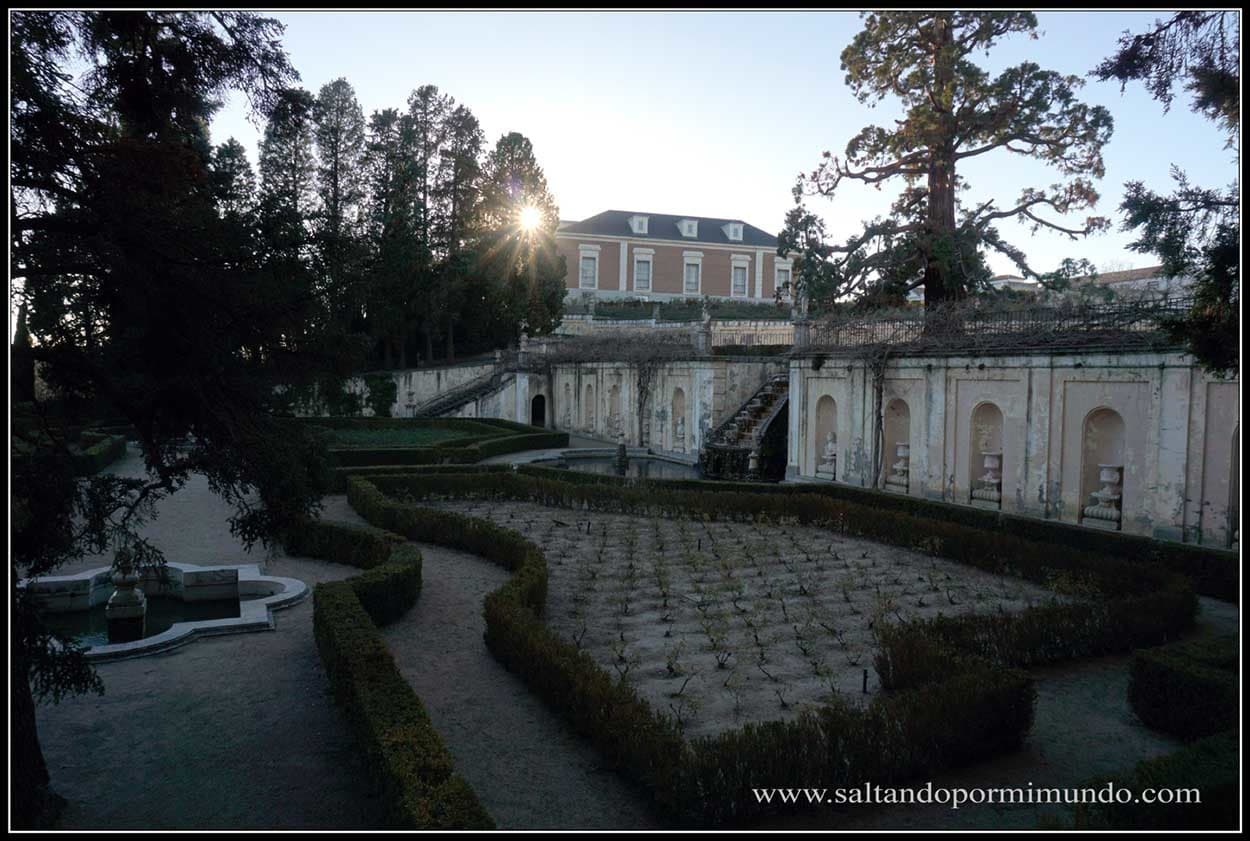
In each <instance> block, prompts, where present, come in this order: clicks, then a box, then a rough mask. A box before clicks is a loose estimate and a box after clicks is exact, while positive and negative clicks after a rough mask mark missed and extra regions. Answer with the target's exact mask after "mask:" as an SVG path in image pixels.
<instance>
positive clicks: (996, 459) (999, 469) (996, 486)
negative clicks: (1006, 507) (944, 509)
mask: <svg viewBox="0 0 1250 841" xmlns="http://www.w3.org/2000/svg"><path fill="white" fill-rule="evenodd" d="M981 466H982V468H983V469H984V470H985V475H983V476H982V477H981V478H980V479H978V480H977V482H976V486H975V487H974V488H973V489H972V500H973V502H978V501H979V502H988V503H992V504H993V505H994V506H996V507H997V506H998V505H1000V504H1001V503H1002V499H1003V454H1002V453H999V452H982V453H981Z"/></svg>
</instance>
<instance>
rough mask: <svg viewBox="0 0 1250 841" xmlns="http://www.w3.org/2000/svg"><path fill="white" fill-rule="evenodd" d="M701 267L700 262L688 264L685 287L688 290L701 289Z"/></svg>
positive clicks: (695, 290)
mask: <svg viewBox="0 0 1250 841" xmlns="http://www.w3.org/2000/svg"><path fill="white" fill-rule="evenodd" d="M699 268H700V266H699V264H698V263H687V264H686V285H685V287H684V288H685V291H686V292H698V291H699Z"/></svg>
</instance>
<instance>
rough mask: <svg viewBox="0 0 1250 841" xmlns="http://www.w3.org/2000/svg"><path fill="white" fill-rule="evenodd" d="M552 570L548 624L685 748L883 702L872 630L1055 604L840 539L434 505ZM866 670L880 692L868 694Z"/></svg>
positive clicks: (774, 528)
mask: <svg viewBox="0 0 1250 841" xmlns="http://www.w3.org/2000/svg"><path fill="white" fill-rule="evenodd" d="M423 504H425V505H428V506H429V507H433V508H440V509H443V510H450V511H455V512H458V513H462V514H468V515H471V516H475V517H481V518H483V519H488V520H491V521H493V522H495V523H497V524H498V525H501V526H505V527H507V528H509V529H512V530H515V531H517V532H518V533H520V534H521V535H523V536H524V537H526V538H527V539H529V540H531V541H533V542H534V543H535V544H537V545H538V546H539V547H540V548H541V549H542V551H543V553H544V554H545V555H546V557H547V561H548V569H549V583H548V596H547V609H546V614H545V619H546V622H547V623H548V625H549V626H550V627H551V628H552V629H553V630H554V631H555V632H556V633H557V634H558V635H559V636H560V637H562V638H563V639H565V640H567V641H569V642H571V643H573V644H575V645H576V646H578V647H579V648H580V649H581V650H583V651H586V652H587V653H589V654H590V655H591V656H592V657H593V658H594V660H595V661H596V662H597V663H598V664H599V665H600V666H601V667H602V668H603V669H604V670H605V671H607V672H608V673H609V674H612V675H613V676H623V677H624V678H625V680H626V681H627V682H629V683H630V684H631V685H633V686H634V687H635V689H636V690H637V691H638V692H639V694H640V695H641V696H642V697H643V698H645V699H646V700H647V701H648V702H649V703H650V704H651V705H652V706H653V707H654V708H655V709H656V710H657V711H660V712H664V713H667V714H669V715H671V716H672V717H673V719H674V720H676V721H677V722H678V724H679V726H680V728H681V729H682V730H683V731H684V733H685V734H686V735H687V736H705V735H713V734H716V733H720V732H723V731H726V730H729V729H731V728H735V727H739V726H741V725H742V724H744V723H746V722H750V721H767V720H776V719H793V718H796V717H797V716H798V713H799V712H800V710H801V709H803V708H804V707H814V706H817V705H819V704H822V703H824V702H827V701H828V700H830V697H831V695H832V694H833V693H837V695H838V696H840V698H841V699H842V700H843V701H847V702H851V703H853V704H857V705H859V704H862V703H863V702H865V701H867V700H868V699H869V698H871V697H872V696H873V695H875V694H877V693H878V692H879V690H880V686H879V683H878V679H877V675H876V673H875V671H874V669H873V665H874V664H873V658H874V656H875V655H876V654H877V652H878V650H879V646H878V644H877V640H876V635H875V631H874V629H876V628H879V627H880V626H881V623H893V624H897V623H902V622H906V621H909V620H913V619H928V618H933V617H937V616H939V615H944V616H962V615H967V614H973V613H975V614H983V615H993V614H1010V613H1018V612H1020V611H1022V610H1024V609H1026V608H1028V607H1031V606H1034V605H1037V604H1041V603H1043V602H1046V601H1049V600H1053V599H1056V598H1058V597H1057V596H1055V594H1054V593H1053V592H1051V591H1048V590H1045V589H1043V588H1042V587H1040V586H1038V585H1035V584H1032V583H1029V582H1027V581H1023V580H1020V579H1017V578H1007V577H1003V576H998V575H994V574H991V573H987V572H983V571H980V570H977V569H974V568H971V567H968V566H966V565H962V564H958V563H954V562H951V561H946V560H942V559H938V558H933V557H929V556H926V555H924V554H921V553H919V552H915V551H911V550H908V549H903V548H900V547H895V546H887V545H884V544H881V543H876V542H873V541H870V540H865V539H857V538H851V537H846V536H843V535H840V534H836V533H832V532H830V531H829V530H828V529H820V528H813V527H804V526H797V525H775V524H759V523H740V522H711V523H709V522H701V521H697V520H683V519H678V520H669V519H658V518H645V517H640V516H629V515H621V514H610V513H600V512H586V511H572V510H569V509H566V508H549V507H545V506H542V505H538V504H534V503H527V502H513V501H508V502H505V501H495V500H492V501H484V500H455V501H438V500H427V501H426V502H425V503H423ZM865 670H867V672H868V694H865V693H864V692H863V683H864V673H865Z"/></svg>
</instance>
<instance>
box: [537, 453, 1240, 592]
mask: <svg viewBox="0 0 1250 841" xmlns="http://www.w3.org/2000/svg"><path fill="white" fill-rule="evenodd" d="M517 471H518V472H519V473H523V474H525V475H529V476H535V477H537V478H557V477H558V475H559V474H565V478H564V480H563V481H565V482H569V483H578V484H596V485H613V486H627V485H631V484H638V483H637V481H636V480H633V479H622V478H620V477H618V476H610V475H606V474H592V473H575V472H570V471H559V474H557V473H556V471H555V469H554V468H550V467H539V466H536V465H528V464H526V465H518V467H517ZM553 474H555V475H553ZM646 483H647V485H648V486H650V487H652V488H660V489H666V490H684V491H689V492H698V493H715V494H722V493H730V494H735V493H742V490H743V486H742V484H741V483H739V482H721V481H709V480H706V479H648V480H646ZM751 492H752V493H756V494H765V495H778V496H782V497H787V496H794V495H816V496H822V497H827V498H829V499H834V500H839V501H842V502H848V503H858V504H859V505H861V506H866V507H867V508H870V509H872V510H875V511H897V512H900V513H904V514H910V515H912V516H915V517H921V518H924V519H927V520H941V521H946V522H951V523H958V524H960V525H965V526H970V527H972V528H976V529H979V530H981V531H985V532H997V533H1002V534H1005V535H1011V536H1015V537H1019V538H1023V539H1026V540H1029V541H1035V542H1038V543H1045V544H1048V545H1049V546H1051V547H1052V550H1053V548H1055V547H1059V548H1063V549H1067V550H1072V551H1077V552H1088V553H1093V554H1097V555H1103V556H1105V557H1109V558H1120V559H1122V560H1125V561H1128V562H1129V563H1132V564H1139V563H1141V562H1148V563H1151V564H1157V565H1159V566H1161V567H1164V568H1165V569H1168V570H1171V571H1172V572H1176V573H1180V574H1182V575H1185V576H1188V577H1189V578H1190V579H1191V580H1192V581H1193V583H1194V589H1195V590H1196V591H1197V592H1198V593H1200V594H1202V595H1204V596H1211V597H1213V598H1217V599H1221V600H1224V601H1228V602H1232V603H1233V604H1237V603H1238V601H1239V600H1240V598H1241V560H1240V556H1239V554H1238V553H1237V552H1235V551H1230V550H1226V549H1217V548H1213V547H1211V546H1198V545H1194V544H1189V543H1176V542H1174V541H1165V540H1155V539H1154V538H1150V537H1143V536H1141V535H1133V534H1124V533H1122V532H1113V531H1103V530H1100V529H1091V528H1086V527H1084V526H1079V525H1076V524H1074V523H1064V522H1059V521H1057V520H1043V519H1039V518H1037V517H1027V516H1024V515H1020V514H1008V513H1005V512H1002V511H989V510H986V509H983V508H975V507H973V506H970V505H956V504H954V503H950V502H939V501H935V500H930V499H922V498H920V497H914V496H906V495H903V494H897V493H891V492H889V491H880V490H875V489H873V488H860V487H855V486H853V485H844V484H829V483H818V482H812V483H802V484H798V483H787V484H770V483H760V484H758V485H752V486H751Z"/></svg>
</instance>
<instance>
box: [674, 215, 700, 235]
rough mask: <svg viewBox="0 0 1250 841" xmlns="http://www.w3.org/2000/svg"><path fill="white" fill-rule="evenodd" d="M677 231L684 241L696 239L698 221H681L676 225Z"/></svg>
mask: <svg viewBox="0 0 1250 841" xmlns="http://www.w3.org/2000/svg"><path fill="white" fill-rule="evenodd" d="M677 230H678V231H680V232H681V235H682V236H683V237H685V238H686V239H698V238H699V220H698V219H683V220H681V222H680V223H679V224H678V225H677Z"/></svg>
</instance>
